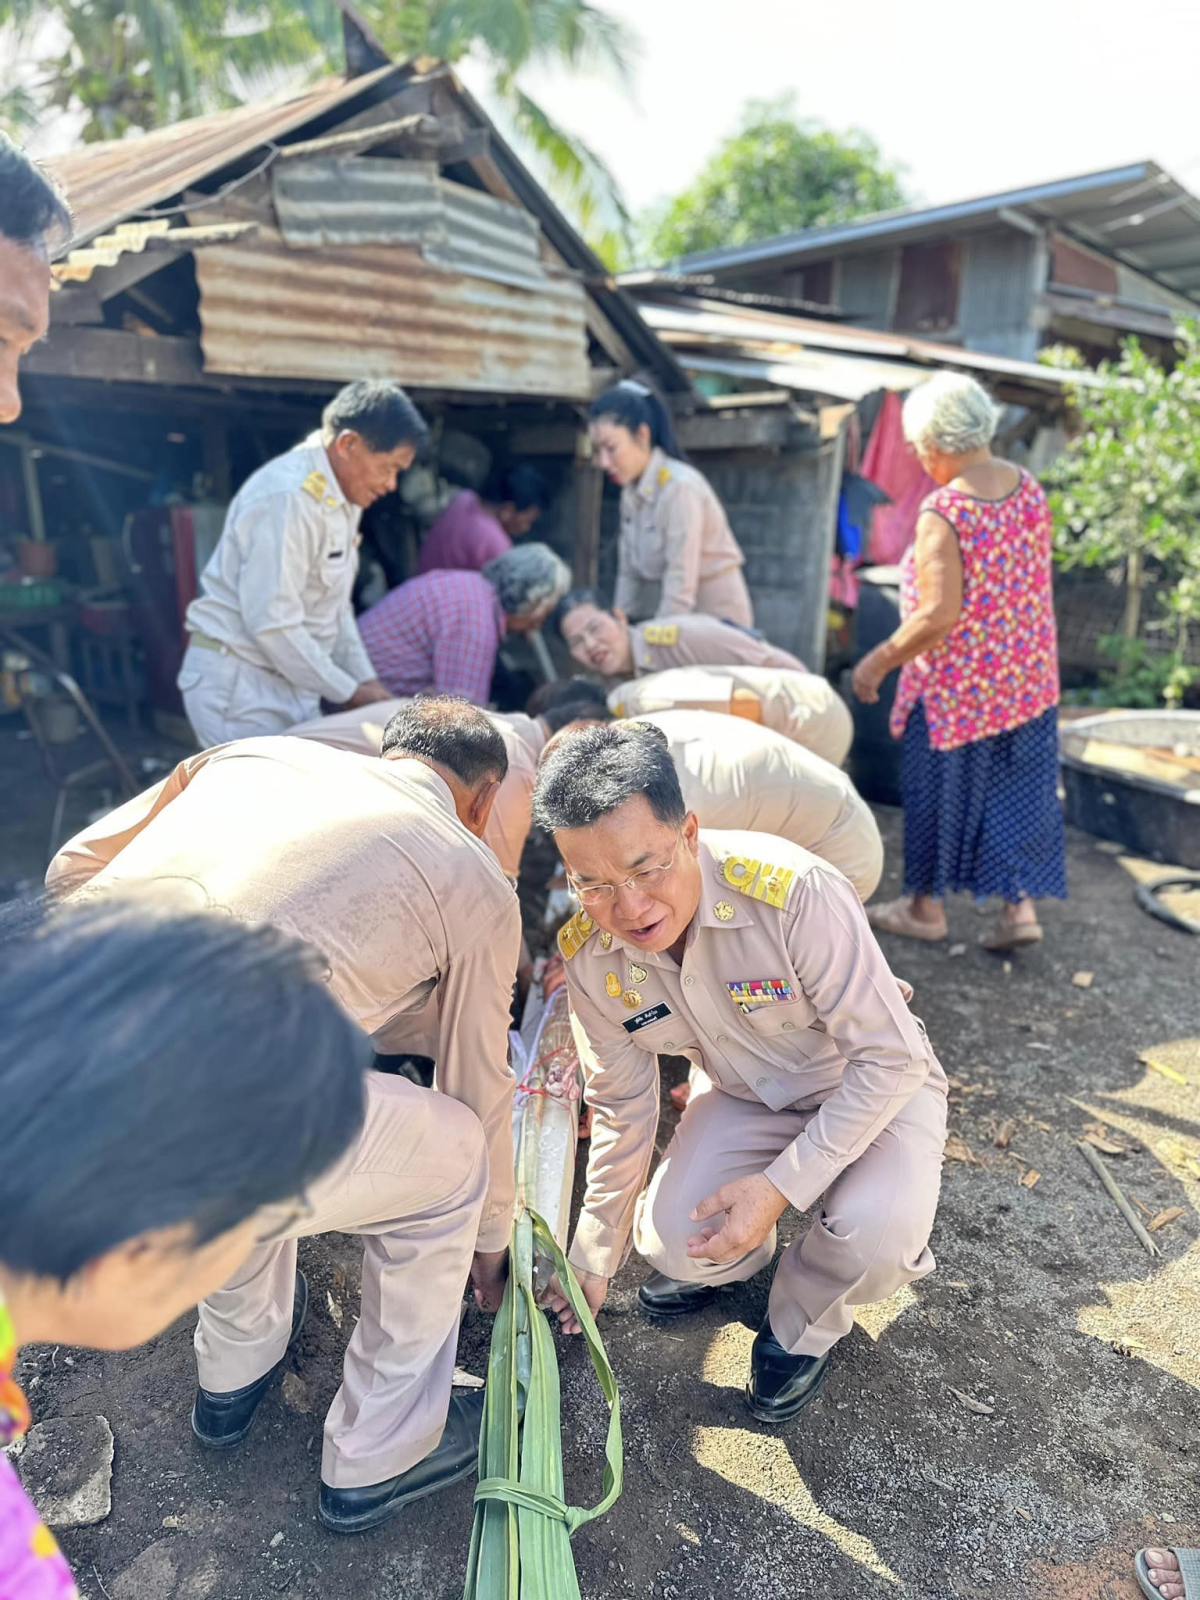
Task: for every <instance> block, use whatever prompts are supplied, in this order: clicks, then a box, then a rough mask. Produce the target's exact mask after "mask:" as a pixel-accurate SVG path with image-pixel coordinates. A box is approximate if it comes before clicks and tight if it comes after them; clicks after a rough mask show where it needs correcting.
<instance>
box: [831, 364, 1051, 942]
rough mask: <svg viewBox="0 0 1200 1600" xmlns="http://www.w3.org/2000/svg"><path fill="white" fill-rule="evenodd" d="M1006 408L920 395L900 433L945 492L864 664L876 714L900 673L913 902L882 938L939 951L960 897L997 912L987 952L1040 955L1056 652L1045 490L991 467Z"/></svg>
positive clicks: (936, 381) (935, 388)
mask: <svg viewBox="0 0 1200 1600" xmlns="http://www.w3.org/2000/svg"><path fill="white" fill-rule="evenodd" d="M997 416H998V413H997V410H996V407H995V406H994V405H993V403H992V401H991V400H990V398H989V397H988V395H987V393H986V392H985V391H984V390H983V389H982V388H981V387H980V386H979V384H978V383H976V382H975V380H974V379H973V378H967V377H961V376H958V375H956V374H953V373H941V374H939V375H938V376H937V377H935V378H931V379H930V380H929V381H928V382H926V383H924V384H922V385H921V386H920V387H919V388H917V389H914V390H913V392H912V393H911V394H910V395H909V397H908V400H907V401H906V403H905V406H904V432H905V436H906V438H907V439H908V441H909V443H910V445H911V446H912V447H913V448H914V449H915V451H916V453H917V455H918V456H919V457H920V460H921V464H922V466H924V468H925V470H926V471H927V472H928V473H929V475H930V477H931V478H933V480H934V482H935V483H937V484H938V485H939V487H938V488H937V489H936V490H935V491H934V492H933V493H932V494H931V495H929V496H928V498H927V499H926V500H925V502H924V504H923V505H922V507H921V514H920V517H919V519H918V521H917V531H916V539H915V541H914V543H913V545H912V548H911V549H910V550H909V551H908V553H907V555H906V556H905V558H904V563H903V567H902V578H901V596H900V602H901V615H902V618H903V621H902V622H901V625H900V627H899V628H898V629H897V630H896V632H895V633H894V634H892V636H891V638H890V639H886V640H885V641H884V642H883V643H882V644H881V645H879V646H877V647H876V648H875V649H874V650H872V651H871V652H870V654H869V655H867V656H865V657H864V658H863V659H862V661H860V662H859V664H858V666H857V668H856V669H855V672H854V692H855V694H856V695H857V696H858V698H859V699H860V700H862V701H865V702H867V703H868V704H870V703H872V702H874V701H876V700H878V698H879V685H880V684H881V683H882V681H883V679H884V678H886V677H887V675H888V673H889V672H891V671H892V670H893V669H894V668H896V667H899V668H900V683H899V687H898V689H897V692H896V700H895V705H894V707H893V711H892V733H893V734H894V736H895V737H896V738H903V740H904V749H903V764H902V779H901V783H902V788H903V794H904V895H903V897H902V898H901V899H899V900H892V901H888V902H886V903H885V904H882V905H876V906H869V907H868V908H867V916H868V918H869V919H870V922H871V924H872V926H873V927H875V928H876V929H879V930H881V931H883V932H886V933H896V934H901V935H904V936H905V937H908V938H912V939H931V940H932V939H944V938H945V937H946V933H947V927H946V911H945V905H944V900H945V896H946V894H947V893H948V892H950V891H953V890H961V889H966V890H969V891H970V892H971V893H972V894H974V895H975V897H976V899H978V900H986V899H990V898H993V897H997V898H999V899H1000V900H1001V902H1002V909H1001V911H1000V914H999V916H998V917H997V919H996V921H995V923H994V925H993V926H992V927H991V928H990V929H989V931H988V932H986V933H985V934H983V935H982V936H981V938H980V943H981V944H983V945H984V946H985V947H986V948H988V949H991V950H1011V949H1015V948H1016V947H1017V946H1019V945H1027V944H1036V943H1037V942H1038V941H1039V940H1040V939H1041V937H1042V929H1041V925H1040V924H1039V922H1038V920H1037V912H1036V910H1035V907H1034V901H1035V900H1037V899H1040V898H1043V897H1046V896H1055V897H1058V898H1060V899H1063V898H1065V897H1066V893H1067V883H1066V871H1065V865H1064V854H1063V822H1062V812H1061V809H1060V807H1059V803H1058V795H1057V784H1058V732H1057V709H1056V708H1057V705H1058V691H1059V684H1058V649H1057V640H1056V634H1055V626H1054V604H1053V595H1052V589H1051V525H1050V512H1049V508H1048V506H1047V504H1046V497H1045V495H1044V494H1043V492H1042V489H1041V486H1040V485H1039V484H1038V482H1037V480H1036V479H1035V478H1033V477H1031V476H1030V475H1029V473H1027V472H1025V471H1023V470H1022V469H1021V468H1020V467H1016V466H1014V465H1013V464H1012V463H1011V462H1008V461H1002V460H1000V459H999V458H998V457H996V456H993V455H992V453H991V448H990V447H991V442H992V436H993V434H994V433H995V430H996V420H997Z"/></svg>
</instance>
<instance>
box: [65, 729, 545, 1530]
mask: <svg viewBox="0 0 1200 1600" xmlns="http://www.w3.org/2000/svg"><path fill="white" fill-rule="evenodd" d="M506 771H507V756H506V754H505V749H504V741H503V740H502V739H501V737H500V735H499V733H498V732H497V731H496V729H495V728H494V727H493V726H492V724H491V722H490V721H489V720H488V718H487V716H486V715H485V714H484V713H483V712H482V711H480V710H479V709H478V708H477V707H475V706H471V705H467V704H466V703H465V702H463V701H458V700H447V699H439V698H429V699H424V700H415V701H413V702H412V703H411V704H410V705H408V706H406V707H405V708H404V709H403V710H402V711H401V712H400V713H399V714H398V715H397V716H396V717H394V718H393V719H392V721H391V722H390V723H389V724H388V726H387V729H386V730H385V733H384V741H383V751H382V758H380V757H373V756H354V755H350V754H347V753H346V752H345V751H343V750H330V749H326V748H324V747H323V746H321V745H319V744H316V743H314V742H313V741H311V740H308V739H295V738H290V737H288V736H287V735H286V734H285V735H282V736H276V737H274V738H269V739H240V740H236V741H235V742H234V743H232V744H227V745H224V746H222V747H221V748H220V749H218V750H206V751H204V752H203V753H201V754H200V755H197V756H193V757H191V758H190V759H188V760H186V761H183V762H181V763H180V764H179V766H178V767H177V768H176V769H175V771H174V772H173V773H172V774H171V776H170V777H169V778H167V779H165V780H164V781H163V782H162V783H161V784H159V785H157V786H156V787H155V788H153V789H150V790H149V791H147V793H146V794H143V795H139V796H137V797H136V798H135V799H133V800H130V801H128V802H127V803H126V804H125V805H123V806H121V807H119V808H118V809H117V810H116V811H114V812H112V813H111V814H110V815H109V816H107V817H104V818H101V819H100V820H99V821H96V822H93V823H91V824H89V826H88V827H87V828H85V829H84V831H83V832H82V833H80V834H78V835H77V836H76V837H75V838H74V839H72V840H71V841H70V842H69V843H68V844H66V845H65V846H64V847H63V849H62V850H60V851H59V853H58V855H57V856H56V857H55V858H54V860H53V861H52V862H51V864H50V867H49V870H48V873H47V886H48V887H49V888H50V889H51V891H52V892H54V893H56V894H59V895H70V894H71V893H72V892H74V893H76V894H79V893H83V894H86V895H87V896H89V897H91V896H97V897H98V896H100V895H102V894H108V893H110V892H112V890H113V889H114V888H117V889H119V888H123V887H127V886H128V885H129V884H131V883H149V882H162V881H163V880H176V879H180V878H183V879H190V880H191V881H192V882H194V883H196V884H197V885H199V886H200V888H201V889H202V890H203V891H204V892H205V893H206V894H207V895H208V896H209V898H210V899H211V900H212V901H213V903H215V904H217V905H220V906H223V907H225V908H227V909H228V911H229V914H230V915H231V916H234V917H238V918H241V919H242V920H243V921H252V922H269V923H271V924H272V925H274V926H275V927H278V928H281V929H283V930H285V931H287V932H289V933H293V934H298V935H300V936H301V937H303V938H306V939H308V940H309V942H310V943H311V944H313V945H314V946H315V947H316V948H317V949H318V950H321V951H322V952H323V953H324V954H325V956H326V957H327V958H328V964H329V985H330V988H331V990H332V992H333V994H334V995H335V996H336V998H337V999H338V1000H340V1001H341V1003H342V1005H343V1006H344V1007H345V1008H346V1010H347V1011H348V1012H349V1013H350V1015H351V1016H352V1017H353V1018H354V1020H355V1021H356V1022H357V1024H358V1026H359V1027H360V1029H361V1030H362V1032H363V1033H364V1034H366V1035H369V1036H370V1038H371V1040H372V1042H373V1043H374V1045H375V1048H376V1049H377V1050H378V1051H379V1052H380V1054H383V1055H420V1056H428V1057H432V1058H433V1060H434V1061H435V1062H436V1084H437V1088H438V1089H439V1090H440V1091H441V1092H440V1093H436V1094H429V1093H427V1092H425V1091H414V1092H416V1093H418V1095H419V1098H418V1099H416V1100H414V1099H413V1098H412V1095H411V1094H410V1093H407V1092H406V1091H409V1090H412V1088H413V1086H412V1085H411V1084H408V1083H406V1082H405V1081H404V1080H403V1079H401V1078H396V1077H391V1076H389V1075H386V1074H382V1073H372V1075H371V1083H370V1089H369V1101H368V1109H367V1123H366V1128H365V1131H364V1134H363V1140H362V1151H363V1160H362V1162H361V1164H360V1165H358V1166H355V1167H352V1168H348V1169H346V1170H342V1169H338V1171H337V1172H335V1173H334V1174H333V1175H332V1176H331V1179H330V1181H329V1182H328V1183H327V1184H323V1185H321V1186H320V1189H319V1190H315V1191H314V1192H313V1195H312V1207H311V1210H310V1212H309V1213H308V1214H307V1215H306V1216H305V1217H304V1218H303V1219H302V1221H300V1222H298V1223H297V1225H296V1227H295V1228H294V1230H293V1231H292V1233H291V1234H290V1236H289V1239H288V1242H287V1243H286V1244H285V1243H279V1244H276V1245H274V1246H273V1247H272V1248H270V1249H268V1250H262V1251H259V1252H256V1254H255V1256H254V1257H252V1258H251V1259H250V1260H249V1261H247V1262H246V1263H245V1265H244V1266H243V1267H242V1268H241V1269H240V1270H239V1271H238V1272H237V1273H236V1274H234V1275H233V1276H232V1277H231V1279H230V1280H229V1282H227V1283H226V1284H225V1286H224V1288H223V1289H221V1290H220V1292H219V1293H217V1294H215V1295H211V1296H209V1297H208V1299H206V1300H205V1302H204V1304H203V1305H202V1306H201V1308H200V1328H199V1332H198V1335H197V1340H196V1355H197V1366H198V1372H199V1381H200V1387H199V1390H198V1393H197V1396H196V1405H195V1409H194V1412H193V1417H192V1429H193V1432H194V1433H195V1435H196V1437H197V1438H198V1439H199V1440H200V1442H201V1444H204V1445H206V1446H207V1447H209V1448H211V1449H219V1450H225V1449H232V1448H233V1447H234V1446H236V1445H238V1444H240V1443H241V1441H242V1440H243V1439H244V1438H245V1436H246V1434H247V1433H248V1432H249V1430H250V1427H251V1426H252V1424H253V1421H254V1415H255V1412H256V1410H257V1408H258V1405H259V1402H260V1401H261V1399H262V1395H263V1391H264V1387H265V1384H266V1383H267V1382H268V1381H269V1377H270V1372H271V1369H272V1367H273V1365H274V1363H275V1362H276V1361H277V1360H278V1358H279V1356H280V1355H281V1353H282V1351H283V1349H284V1347H285V1346H286V1343H287V1333H288V1327H289V1324H290V1323H291V1321H292V1319H293V1304H294V1299H295V1297H296V1296H297V1295H302V1284H300V1283H299V1282H298V1280H297V1277H296V1247H295V1243H294V1240H295V1238H296V1237H298V1236H301V1235H305V1234H315V1233H327V1232H332V1231H336V1232H340V1233H356V1234H358V1235H360V1236H361V1237H363V1239H364V1241H365V1245H364V1255H363V1269H362V1293H361V1306H360V1314H359V1320H358V1325H357V1327H356V1328H355V1330H354V1333H353V1335H352V1337H351V1339H350V1343H349V1346H348V1348H347V1351H346V1355H345V1360H344V1363H343V1380H342V1387H341V1390H340V1391H339V1393H338V1396H337V1398H336V1399H335V1400H334V1403H333V1407H332V1409H331V1410H330V1412H329V1416H328V1418H327V1421H326V1427H325V1450H324V1455H323V1460H322V1466H321V1488H320V1495H319V1499H318V1513H319V1515H320V1517H321V1520H322V1521H323V1522H324V1523H325V1524H326V1526H327V1527H330V1528H333V1529H334V1530H336V1531H338V1532H345V1533H353V1532H358V1531H360V1530H362V1529H365V1528H370V1527H374V1526H375V1525H376V1523H378V1522H382V1521H384V1520H385V1519H386V1518H387V1517H390V1516H393V1515H395V1514H396V1512H398V1511H399V1510H400V1509H402V1507H403V1506H405V1505H406V1504H408V1503H409V1502H410V1501H411V1500H412V1499H414V1498H416V1497H417V1496H418V1495H420V1494H427V1493H430V1492H432V1491H433V1490H434V1489H437V1488H440V1487H441V1486H442V1485H443V1484H445V1483H451V1482H454V1481H455V1480H456V1478H459V1477H463V1476H466V1475H467V1474H469V1473H470V1472H472V1471H473V1470H474V1467H475V1461H476V1445H477V1436H478V1432H479V1417H480V1408H481V1403H482V1396H480V1395H477V1394H469V1395H466V1396H459V1395H454V1396H451V1392H450V1389H451V1374H452V1372H453V1368H454V1352H455V1348H456V1346H457V1343H458V1326H459V1312H460V1308H461V1302H462V1294H463V1289H464V1287H465V1284H466V1279H467V1274H468V1270H469V1272H470V1276H471V1281H472V1284H473V1287H474V1290H475V1297H476V1300H477V1303H478V1304H479V1305H480V1306H482V1307H484V1308H486V1309H489V1310H494V1309H495V1308H496V1306H498V1304H499V1302H500V1296H501V1294H502V1293H503V1284H504V1278H505V1274H506V1270H507V1262H508V1243H509V1239H510V1236H511V1233H512V1214H513V1191H514V1174H513V1144H512V1102H513V1075H512V1071H511V1069H510V1067H509V1061H508V1028H509V1004H510V996H511V991H512V984H513V978H514V975H515V973H516V969H517V961H518V955H519V951H520V943H521V919H520V912H519V910H518V907H517V899H516V896H515V895H514V893H513V891H512V887H511V885H510V884H509V883H508V881H507V879H506V878H505V877H504V875H503V873H502V872H501V871H500V867H499V865H498V863H497V861H496V859H495V857H494V856H493V854H492V852H491V851H490V850H489V849H487V847H486V846H485V845H484V844H483V843H482V842H481V841H482V834H483V831H484V829H485V827H486V824H487V820H488V814H489V812H490V810H491V807H492V802H493V801H494V799H495V795H496V791H497V789H498V788H499V786H500V783H501V782H502V781H503V779H504V776H505V773H506ZM85 885H86V888H85V887H84V886H85ZM277 1064H278V1067H279V1072H280V1078H279V1084H280V1093H281V1094H284V1095H286V1094H288V1093H290V1089H289V1085H288V1071H289V1067H288V1063H287V1060H286V1058H284V1057H277ZM387 1085H394V1086H395V1087H394V1088H393V1089H389V1088H388V1087H386V1086H387ZM257 1134H258V1137H259V1139H260V1140H262V1141H264V1142H269V1141H270V1140H272V1139H274V1138H275V1128H274V1123H273V1119H272V1117H271V1115H270V1108H269V1107H264V1108H263V1115H262V1117H261V1118H260V1124H259V1127H258V1129H257Z"/></svg>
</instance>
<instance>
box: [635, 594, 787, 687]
mask: <svg viewBox="0 0 1200 1600" xmlns="http://www.w3.org/2000/svg"><path fill="white" fill-rule="evenodd" d="M629 643H630V647H631V649H632V651H633V672H634V676H635V677H637V678H641V677H644V676H645V674H646V673H648V672H662V671H664V670H665V669H667V668H669V667H719V666H722V665H727V666H742V667H780V668H782V669H783V670H784V671H787V672H803V671H805V667H804V664H803V662H801V661H798V660H797V658H796V657H795V656H793V655H789V654H788V652H787V651H786V650H780V649H779V647H778V646H777V645H773V644H771V643H770V642H769V640H766V639H756V638H755V637H754V636H753V634H749V633H745V632H743V631H742V629H741V628H734V627H731V626H730V625H729V623H728V622H722V621H721V619H720V617H709V616H705V615H704V613H703V612H699V611H697V612H693V614H692V615H691V616H690V617H689V616H684V617H669V616H668V617H660V618H658V619H657V620H656V621H654V622H635V623H634V624H633V625H632V626H631V627H630V630H629Z"/></svg>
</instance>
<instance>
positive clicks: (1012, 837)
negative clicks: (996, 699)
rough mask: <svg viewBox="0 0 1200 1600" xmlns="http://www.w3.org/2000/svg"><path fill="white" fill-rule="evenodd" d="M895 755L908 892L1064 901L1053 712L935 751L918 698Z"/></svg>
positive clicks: (1055, 725)
mask: <svg viewBox="0 0 1200 1600" xmlns="http://www.w3.org/2000/svg"><path fill="white" fill-rule="evenodd" d="M902 756H903V764H902V778H901V782H902V786H903V790H904V892H905V893H906V894H927V895H933V896H934V897H935V898H940V897H941V896H942V895H945V894H947V893H950V892H954V891H958V890H964V889H965V890H967V891H968V892H969V893H971V894H973V895H974V896H975V897H976V899H978V900H987V899H990V898H991V897H992V896H993V895H999V896H1000V897H1001V898H1002V899H1004V900H1007V901H1009V902H1010V903H1015V902H1016V901H1017V900H1019V899H1020V898H1021V897H1022V895H1029V896H1030V898H1031V899H1034V900H1038V899H1043V898H1046V897H1048V896H1053V897H1054V898H1056V899H1059V900H1065V899H1066V898H1067V868H1066V860H1065V855H1064V840H1063V817H1062V807H1061V806H1060V805H1059V803H1058V712H1057V709H1056V708H1055V707H1053V706H1052V707H1051V708H1050V710H1049V711H1045V712H1043V713H1042V715H1041V716H1040V717H1035V718H1034V719H1033V721H1032V722H1023V723H1022V724H1021V726H1020V727H1019V728H1010V729H1009V731H1008V732H1007V733H997V734H994V735H993V736H992V737H991V738H990V739H979V740H977V741H976V742H975V743H973V744H964V745H960V746H959V747H958V749H957V750H935V749H934V748H933V746H932V745H931V744H930V743H929V728H928V725H927V724H926V721H925V707H924V705H923V704H922V703H921V702H919V701H918V703H917V704H916V705H915V706H914V707H913V710H912V714H911V715H910V717H909V719H908V725H907V727H906V728H905V730H904V747H903V752H902Z"/></svg>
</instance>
